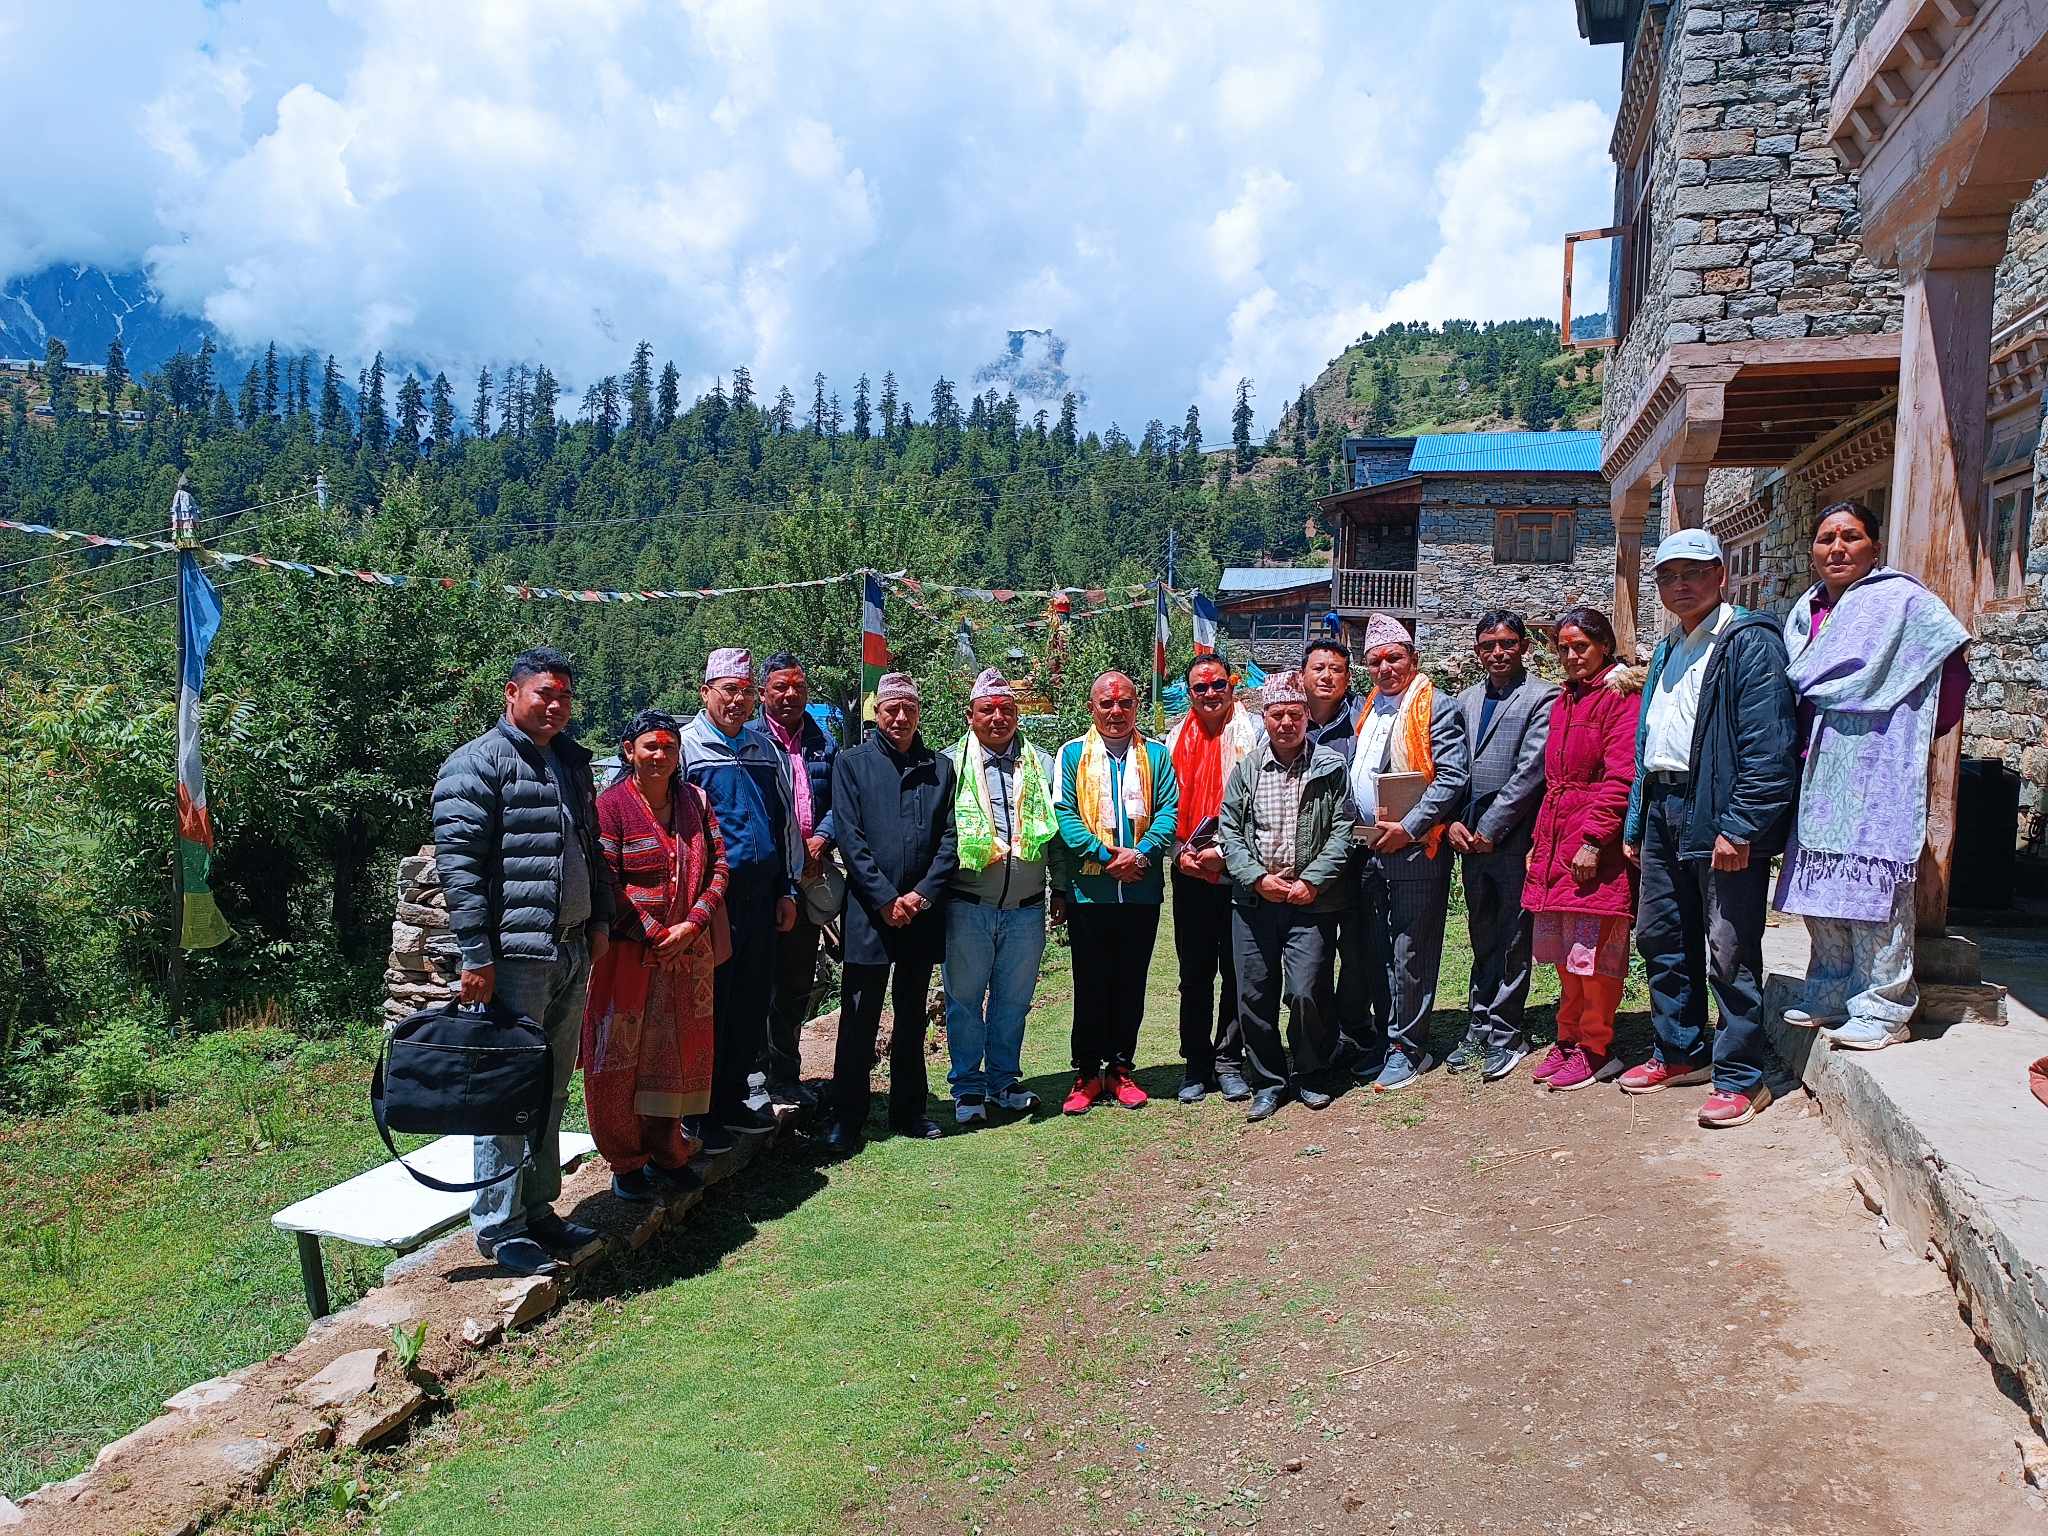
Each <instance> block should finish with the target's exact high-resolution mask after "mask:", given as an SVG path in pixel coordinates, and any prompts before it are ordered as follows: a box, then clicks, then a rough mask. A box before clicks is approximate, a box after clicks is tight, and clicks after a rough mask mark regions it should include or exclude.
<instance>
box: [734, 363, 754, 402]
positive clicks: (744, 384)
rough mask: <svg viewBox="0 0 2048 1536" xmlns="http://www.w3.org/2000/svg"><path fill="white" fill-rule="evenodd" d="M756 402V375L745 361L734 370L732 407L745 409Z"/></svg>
mask: <svg viewBox="0 0 2048 1536" xmlns="http://www.w3.org/2000/svg"><path fill="white" fill-rule="evenodd" d="M753 403H754V375H753V372H752V371H751V370H750V369H749V368H748V367H747V365H746V364H745V363H741V364H740V365H739V366H738V367H737V368H735V369H733V371H732V408H733V409H734V410H736V411H744V410H745V409H747V407H749V406H750V405H752V404H753Z"/></svg>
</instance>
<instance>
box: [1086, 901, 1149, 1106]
mask: <svg viewBox="0 0 2048 1536" xmlns="http://www.w3.org/2000/svg"><path fill="white" fill-rule="evenodd" d="M1158 939H1159V904H1158V903H1157V902H1092V901H1091V902H1073V903H1071V904H1070V905H1069V906H1068V907H1067V948H1068V951H1069V953H1070V954H1071V955H1072V956H1073V962H1074V1036H1073V1045H1074V1071H1075V1072H1076V1073H1077V1074H1078V1075H1079V1076H1081V1077H1095V1076H1097V1075H1098V1074H1099V1073H1100V1072H1101V1071H1102V1069H1103V1068H1104V1067H1105V1066H1115V1067H1129V1066H1130V1065H1131V1063H1132V1062H1133V1060H1135V1059H1136V1056H1137V1052H1138V1026H1139V1025H1140V1024H1141V1023H1143V1022H1144V1018H1145V975H1146V972H1147V971H1149V970H1150V969H1151V966H1152V946H1153V945H1154V944H1155V943H1157V942H1158Z"/></svg>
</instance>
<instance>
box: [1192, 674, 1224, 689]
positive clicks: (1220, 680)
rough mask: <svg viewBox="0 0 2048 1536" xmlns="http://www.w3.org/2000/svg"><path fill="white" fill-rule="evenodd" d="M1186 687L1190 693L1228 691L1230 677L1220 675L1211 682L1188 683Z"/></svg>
mask: <svg viewBox="0 0 2048 1536" xmlns="http://www.w3.org/2000/svg"><path fill="white" fill-rule="evenodd" d="M1188 689H1189V691H1190V692H1192V693H1228V692H1230V679H1229V678H1227V677H1222V678H1218V679H1217V680H1216V681H1215V682H1213V683H1189V684H1188Z"/></svg>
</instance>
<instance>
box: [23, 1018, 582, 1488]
mask: <svg viewBox="0 0 2048 1536" xmlns="http://www.w3.org/2000/svg"><path fill="white" fill-rule="evenodd" d="M376 1039H377V1036H376V1035H375V1034H374V1033H373V1032H370V1031H359V1032H357V1033H356V1034H354V1035H351V1036H349V1037H347V1038H345V1039H342V1040H323V1041H302V1040H297V1039H295V1038H294V1037H292V1036H291V1035H290V1034H288V1033H286V1032H285V1031H283V1030H280V1029H275V1028H265V1029H250V1030H236V1031H230V1032H226V1033H223V1034H218V1035H212V1036H208V1037H205V1038H204V1039H203V1040H201V1041H200V1042H199V1043H198V1044H197V1045H195V1046H193V1047H190V1048H188V1049H187V1050H185V1051H182V1052H180V1053H178V1054H177V1055H175V1056H173V1057H170V1058H168V1059H166V1060H164V1061H162V1062H160V1063H159V1068H160V1072H161V1075H162V1076H163V1077H164V1078H165V1079H166V1081H167V1086H168V1094H167V1096H166V1098H165V1100H164V1102H163V1103H162V1104H160V1105H159V1106H158V1107H157V1108H154V1109H151V1110H146V1111H143V1112H141V1113H136V1114H127V1115H107V1114H103V1113H101V1112H100V1111H98V1110H95V1109H83V1108H81V1109H74V1110H70V1111H67V1112H66V1113H63V1114H60V1115H51V1116H46V1117H41V1118H35V1119H28V1120H20V1121H16V1122H13V1123H12V1124H8V1125H6V1126H4V1127H0V1492H5V1493H8V1494H15V1495H18V1494H20V1493H23V1492H25V1491H27V1490H29V1489H32V1488H34V1487H36V1486H37V1485H38V1484H41V1483H44V1482H47V1481H50V1480H51V1479H53V1478H61V1477H68V1476H70V1475H71V1474H72V1473H73V1472H76V1471H77V1470H79V1469H80V1468H81V1467H83V1466H85V1465H86V1464H87V1463H89V1462H90V1461H91V1460H92V1458H93V1455H94V1454H95V1453H96V1452H97V1451H98V1449H99V1448H100V1446H101V1445H103V1444H105V1443H106V1442H107V1441H109V1440H113V1439H116V1438H118V1437H119V1436H121V1435H124V1434H126V1433H127V1432H128V1431H129V1430H131V1429H134V1428H135V1427H136V1426H137V1425H139V1424H141V1423H143V1422H144V1421H145V1420H147V1419H149V1418H150V1417H151V1416H153V1415H154V1414H155V1413H156V1412H157V1410H158V1407H159V1405H160V1404H161V1403H162V1401H163V1399H164V1398H165V1397H167V1396H169V1395H170V1394H171V1393H173V1392H177V1391H179V1390H180V1389H182V1388H183V1387H185V1386H187V1385H189V1384H191V1383H192V1382H195V1381H202V1380H204V1379H206V1378H207V1377H209V1376H217V1375H219V1374H221V1373H222V1372H224V1371H230V1370H233V1369H235V1368H237V1367H239V1366H243V1365H247V1364H248V1363H249V1362H250V1361H252V1360H260V1359H262V1358H263V1357H264V1356H266V1355H269V1354H271V1353H272V1352H274V1351H276V1350H279V1349H283V1348H285V1347H286V1346H287V1345H290V1344H293V1343H296V1342H297V1341H298V1339H299V1338H301V1337H302V1336H303V1335H304V1333H305V1329H306V1302H305V1296H304V1292H303V1290H302V1288H301V1285H300V1280H299V1266H298V1257H297V1251H296V1249H295V1248H294V1247H293V1245H292V1242H291V1240H290V1239H289V1238H287V1237H285V1236H283V1235H281V1234H279V1233H277V1232H275V1231H273V1230H272V1229H271V1226H270V1215H271V1213H272V1212H273V1211H277V1210H282V1209H283V1208H284V1207H285V1206H286V1205H288V1204H290V1203H291V1202H292V1201H294V1200H297V1199H300V1198H302V1197H303V1196H305V1195H309V1194H312V1193H314V1192H315V1191H317V1190H320V1189H324V1188H326V1187H327V1186H329V1185H331V1184H336V1183H339V1182H340V1181H341V1180H343V1179H345V1178H348V1177H349V1176H351V1175H352V1174H356V1173H360V1172H362V1171H363V1170H364V1169H365V1168H370V1167H374V1166H375V1165H376V1164H377V1163H380V1162H382V1161H384V1159H385V1155H386V1154H385V1151H384V1148H383V1145H382V1143H381V1142H379V1141H378V1139H377V1133H376V1130H375V1129H374V1128H373V1127H372V1125H371V1123H370V1117H369V1112H368V1110H369V1105H368V1095H369V1079H370V1063H371V1061H372V1060H373V1059H374V1051H375V1048H376ZM574 1113H575V1114H576V1115H577V1116H578V1117H579V1123H580V1113H581V1110H580V1103H579V1105H578V1106H577V1107H576V1109H575V1110H574ZM326 1250H327V1268H328V1284H329V1287H330V1290H331V1292H332V1294H333V1300H334V1304H335V1305H336V1306H337V1307H339V1306H346V1305H347V1304H348V1303H349V1302H351V1301H353V1300H354V1299H355V1298H356V1297H357V1296H360V1295H361V1294H362V1293H363V1292H364V1291H365V1290H366V1289H368V1288H369V1287H370V1286H371V1285H374V1284H375V1283H376V1281H377V1279H378V1276H379V1275H380V1273H381V1271H382V1267H383V1262H384V1259H385V1258H386V1257H387V1256H386V1255H383V1254H381V1253H372V1252H370V1251H369V1250H366V1249H360V1248H350V1247H348V1246H347V1245H345V1244H340V1243H330V1244H328V1245H326Z"/></svg>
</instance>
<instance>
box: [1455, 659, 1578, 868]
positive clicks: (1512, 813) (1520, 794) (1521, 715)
mask: <svg viewBox="0 0 2048 1536" xmlns="http://www.w3.org/2000/svg"><path fill="white" fill-rule="evenodd" d="M1485 698H1486V683H1485V681H1484V680H1483V679H1482V680H1481V681H1479V682H1476V683H1474V684H1473V685H1472V686H1471V687H1470V688H1467V689H1466V690H1465V691H1464V692H1463V693H1461V694H1459V695H1458V713H1459V715H1460V717H1461V718H1462V719H1463V721H1464V724H1465V739H1466V740H1467V741H1468V742H1469V743H1470V744H1471V749H1472V778H1471V782H1470V784H1468V785H1467V787H1466V797H1465V803H1464V805H1463V806H1462V807H1461V808H1460V811H1459V819H1460V820H1461V821H1463V822H1464V823H1465V825H1466V826H1468V827H1470V828H1471V829H1472V830H1473V831H1474V832H1477V833H1478V834H1479V835H1480V836H1481V837H1484V838H1486V839H1487V840H1489V841H1490V842H1491V843H1492V844H1493V847H1494V852H1495V853H1496V854H1499V853H1501V852H1504V851H1507V850H1508V849H1510V848H1512V849H1514V850H1516V853H1517V856H1518V857H1519V856H1520V855H1521V854H1522V853H1524V852H1526V851H1527V850H1526V849H1525V848H1524V847H1523V845H1524V844H1526V843H1527V841H1528V839H1529V834H1530V833H1531V832H1532V831H1533V830H1534V828H1535V826H1536V811H1537V808H1538V807H1539V806H1541V805H1542V804H1543V748H1544V745H1545V744H1546V743H1547V742H1548V741H1549V740H1550V708H1551V706H1552V705H1553V704H1555V703H1556V702H1557V687H1556V685H1555V684H1553V683H1546V682H1545V681H1543V679H1542V678H1540V677H1537V676H1535V675H1534V674H1533V673H1524V674H1523V675H1522V681H1521V683H1520V684H1519V685H1517V686H1516V688H1515V689H1514V690H1513V691H1512V692H1511V693H1509V694H1507V695H1506V696H1505V697H1504V698H1502V699H1501V700H1500V702H1499V703H1497V704H1495V705H1494V707H1493V717H1492V718H1491V719H1490V720H1488V721H1487V722H1486V731H1485V734H1484V735H1482V734H1481V733H1480V730H1479V714H1480V707H1481V705H1482V704H1483V702H1484V701H1485Z"/></svg>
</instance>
